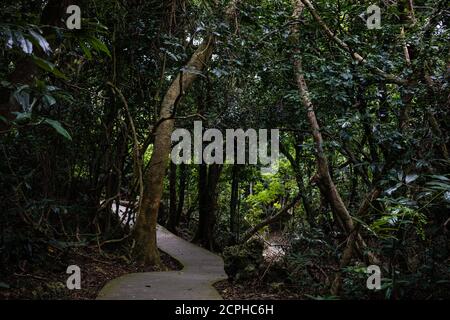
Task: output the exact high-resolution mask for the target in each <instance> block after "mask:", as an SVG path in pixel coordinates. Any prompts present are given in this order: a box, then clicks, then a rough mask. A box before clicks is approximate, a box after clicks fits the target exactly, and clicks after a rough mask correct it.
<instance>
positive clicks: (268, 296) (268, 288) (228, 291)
mask: <svg viewBox="0 0 450 320" xmlns="http://www.w3.org/2000/svg"><path fill="white" fill-rule="evenodd" d="M214 287H215V288H216V290H217V291H219V293H220V295H221V296H222V297H223V298H224V299H225V300H301V299H307V297H306V296H305V295H304V294H303V293H301V291H299V290H298V288H293V289H289V288H286V287H284V286H277V285H269V284H266V283H261V282H259V281H248V282H243V283H239V284H237V283H233V282H230V281H228V280H224V281H220V282H217V283H216V284H215V285H214Z"/></svg>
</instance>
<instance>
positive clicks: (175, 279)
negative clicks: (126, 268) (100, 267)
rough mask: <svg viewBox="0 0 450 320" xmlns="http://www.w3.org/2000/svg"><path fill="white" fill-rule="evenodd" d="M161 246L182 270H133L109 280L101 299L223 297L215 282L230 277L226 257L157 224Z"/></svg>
mask: <svg viewBox="0 0 450 320" xmlns="http://www.w3.org/2000/svg"><path fill="white" fill-rule="evenodd" d="M157 239H158V247H159V248H160V249H161V250H162V251H164V252H165V253H167V254H169V255H171V256H172V257H173V258H175V259H177V260H178V261H179V262H180V263H181V264H182V265H183V266H184V268H183V269H182V270H181V271H163V272H143V273H131V274H127V275H124V276H122V277H119V278H117V279H114V280H112V281H110V282H108V283H107V284H106V285H105V286H104V287H103V289H102V290H101V291H100V293H99V295H98V297H97V299H98V300H221V299H222V297H221V296H220V294H219V293H218V292H217V291H216V289H214V288H213V286H212V285H213V284H214V283H216V282H218V281H221V280H225V279H227V275H226V274H225V272H224V269H223V260H222V258H220V257H219V256H217V255H215V254H213V253H211V252H210V251H208V250H206V249H203V248H200V247H198V246H196V245H194V244H192V243H190V242H188V241H186V240H183V239H181V238H179V237H177V236H175V235H174V234H172V233H171V232H169V231H168V230H167V229H165V228H163V227H161V226H158V228H157Z"/></svg>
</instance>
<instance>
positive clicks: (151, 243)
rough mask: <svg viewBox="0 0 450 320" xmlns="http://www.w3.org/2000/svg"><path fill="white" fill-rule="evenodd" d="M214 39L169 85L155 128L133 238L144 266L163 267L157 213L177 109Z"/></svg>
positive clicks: (200, 49)
mask: <svg viewBox="0 0 450 320" xmlns="http://www.w3.org/2000/svg"><path fill="white" fill-rule="evenodd" d="M212 48H213V38H212V37H209V38H208V39H206V40H205V41H204V42H203V43H202V45H200V46H199V48H198V49H197V50H196V51H195V53H194V54H193V56H192V57H191V60H190V61H189V62H188V63H187V65H186V66H185V68H184V70H183V71H181V72H180V73H179V74H178V75H177V77H176V78H175V80H174V81H173V82H172V84H171V85H170V87H169V89H168V90H167V92H166V95H165V96H164V99H163V101H162V104H161V110H160V119H159V121H158V124H157V126H156V130H154V131H155V142H154V146H153V153H152V156H151V159H150V164H149V169H148V170H147V172H146V174H145V178H144V196H143V199H142V202H141V206H140V208H139V212H138V216H137V221H136V227H135V231H134V239H135V241H136V244H135V247H134V250H133V254H134V256H135V258H136V259H137V260H138V261H140V262H142V263H144V264H145V265H156V264H160V259H159V252H158V248H157V244H156V224H157V219H158V210H159V205H160V201H161V196H162V193H163V182H164V176H165V172H166V168H167V162H168V160H169V155H170V151H171V135H172V132H173V129H174V119H173V116H174V109H175V107H176V104H177V103H178V102H179V99H180V98H181V97H182V96H183V95H184V93H185V92H186V91H187V90H188V89H189V88H190V87H191V86H192V83H193V82H194V80H195V79H196V78H197V77H198V72H201V71H202V70H203V69H204V67H205V64H206V63H207V62H208V60H209V59H210V57H211V54H212Z"/></svg>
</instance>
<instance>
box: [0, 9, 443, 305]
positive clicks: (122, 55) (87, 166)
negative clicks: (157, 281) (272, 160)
mask: <svg viewBox="0 0 450 320" xmlns="http://www.w3.org/2000/svg"><path fill="white" fill-rule="evenodd" d="M307 2H308V3H311V2H309V1H307ZM75 3H76V4H78V5H79V6H80V7H81V10H82V28H81V29H80V30H69V29H67V27H66V25H65V19H67V16H68V14H66V11H65V9H66V8H67V6H68V5H69V4H75ZM302 3H305V2H304V1H289V0H270V1H268V0H260V1H257V0H248V1H247V0H246V1H236V0H234V1H225V0H224V1H222V0H216V1H213V0H201V1H200V0H191V1H189V0H164V1H153V0H151V1H143V0H142V1H141V0H121V1H119V0H115V1H106V0H105V1H103V0H101V1H99V0H97V1H91V0H80V1H68V0H64V1H52V0H48V1H44V0H42V1H29V0H18V1H14V2H12V1H11V2H10V1H6V2H2V3H1V4H0V9H1V10H0V80H1V82H0V212H1V213H0V284H1V283H2V277H4V278H6V277H7V276H8V275H10V274H12V273H14V272H15V271H16V270H17V268H22V269H23V268H29V271H30V272H31V271H32V270H33V268H39V267H41V266H45V263H46V259H48V256H47V253H48V252H47V250H48V246H57V247H58V248H67V247H71V246H79V245H90V244H96V245H98V246H99V250H100V244H101V243H103V242H107V241H108V240H112V241H118V242H119V241H120V242H121V243H122V244H123V246H124V247H125V248H127V250H128V249H129V252H130V254H129V256H128V257H129V258H130V259H132V257H133V255H132V254H131V251H132V247H133V241H131V238H132V237H131V235H132V232H133V228H132V222H133V220H134V211H136V210H133V209H134V208H137V207H139V205H140V202H139V200H138V199H139V196H142V192H143V189H142V184H143V183H145V181H142V179H143V177H144V178H145V175H144V174H143V173H145V171H146V170H149V165H148V164H149V162H150V158H151V157H152V155H154V153H156V152H158V150H155V148H154V147H153V145H154V140H155V132H156V129H157V127H158V126H159V125H160V124H161V119H160V106H161V103H162V101H163V99H164V97H165V92H166V91H167V90H168V89H169V87H170V85H171V84H172V82H173V81H174V79H175V77H176V75H177V74H178V73H179V72H180V70H183V68H184V66H185V65H186V64H187V63H188V61H189V59H190V58H191V56H192V55H193V54H194V52H195V51H196V50H197V49H198V47H199V46H200V45H201V43H202V42H203V41H204V40H205V39H207V38H208V37H211V38H214V46H213V49H212V50H213V51H212V56H211V59H210V61H205V64H206V68H205V69H204V70H203V71H201V72H198V73H199V74H198V78H197V79H196V81H195V82H194V83H193V84H192V88H190V89H189V90H187V91H186V92H184V96H183V97H182V99H181V95H180V97H179V99H177V100H176V102H175V103H174V110H173V114H172V116H173V118H174V119H175V126H176V127H177V128H185V129H188V130H191V131H192V130H193V126H194V121H198V120H201V121H202V122H203V127H204V128H218V129H220V130H225V129H227V128H244V129H247V128H254V129H263V128H267V129H275V128H277V129H280V137H281V141H280V150H281V153H282V156H281V159H280V161H279V163H278V166H279V170H278V172H277V173H275V174H261V171H260V167H259V166H257V165H232V164H225V165H223V166H222V165H218V166H217V167H215V166H216V165H211V166H206V165H194V164H192V165H174V164H171V165H170V168H169V170H168V171H167V175H166V179H165V181H164V189H163V190H164V193H163V196H162V201H161V205H160V207H159V223H161V224H165V225H167V227H168V228H170V229H171V230H172V231H174V232H178V233H179V234H181V235H183V236H184V237H188V238H189V239H193V240H194V241H195V242H197V243H200V244H202V245H204V246H205V247H207V248H208V249H211V250H215V251H218V252H222V251H224V252H225V256H226V257H229V259H228V258H227V261H226V262H228V261H231V262H230V265H229V269H230V270H233V272H232V273H233V275H234V276H235V275H236V274H241V275H242V276H241V277H240V279H239V277H237V278H238V280H237V281H244V280H243V279H245V281H249V279H250V280H252V279H253V280H255V279H256V280H258V281H266V282H270V283H272V282H277V283H283V285H286V286H289V287H293V288H295V290H298V291H299V292H301V293H303V294H305V297H317V296H321V297H331V294H330V286H332V283H333V279H334V277H335V274H336V273H340V271H342V277H343V280H342V290H340V292H339V295H341V296H342V297H352V298H388V299H389V298H395V299H399V298H411V297H413V298H414V297H415V298H449V295H450V260H449V259H450V255H449V250H450V247H449V244H450V241H449V235H448V229H449V226H450V222H449V221H450V220H449V219H450V215H449V212H450V158H449V152H448V149H449V147H450V141H449V136H448V134H449V129H450V127H449V126H450V122H449V121H448V120H449V119H450V108H449V102H450V100H449V99H450V87H449V80H450V69H449V68H450V65H449V61H450V60H449V50H450V48H449V41H448V40H449V22H450V20H449V11H448V7H447V6H446V4H447V3H446V1H442V0H415V1H404V0H398V1H381V2H380V3H378V5H379V6H380V8H381V13H382V20H381V28H380V29H368V28H367V26H366V18H367V15H366V16H364V15H361V14H362V13H364V12H366V9H367V7H368V6H369V5H371V4H372V3H371V1H348V0H342V1H332V2H330V1H322V0H317V1H314V2H313V5H314V9H315V11H312V10H311V8H309V7H305V8H304V10H303V14H302V16H301V17H295V15H293V12H294V9H295V7H296V5H297V6H298V5H299V4H300V5H301V4H302ZM410 4H413V7H411V6H410ZM314 13H315V14H316V15H317V16H318V17H319V19H317V17H316V16H314ZM320 21H322V23H323V24H322V23H320ZM296 28H297V29H296ZM327 28H328V30H329V31H331V33H332V34H331V35H330V34H329V33H328V32H327ZM336 39H338V41H336ZM339 41H341V42H343V43H345V45H346V46H347V49H346V48H345V47H344V46H343V45H342V43H339ZM355 52H357V53H358V55H360V56H362V57H363V60H364V61H363V62H361V61H358V60H357V59H354V58H353V55H354V53H355ZM300 59H301V61H302V68H303V69H302V72H303V74H302V75H303V76H304V78H305V80H306V83H307V86H308V90H309V92H308V93H309V98H310V100H311V102H312V104H313V105H314V110H315V116H317V120H318V123H319V125H320V132H321V134H322V136H323V145H321V147H323V149H324V155H323V156H324V158H326V160H327V162H328V168H327V169H328V172H329V175H330V176H331V179H332V181H333V182H334V184H335V185H336V188H337V190H338V192H339V195H340V197H341V198H342V202H343V204H344V205H345V207H346V209H347V210H348V212H349V213H350V215H351V217H352V219H353V220H354V223H355V229H354V230H353V231H352V232H353V233H356V234H358V235H360V236H361V237H362V239H364V240H361V241H365V244H366V245H367V246H366V247H363V246H362V245H361V243H362V242H358V244H357V245H355V248H354V249H355V250H354V252H353V255H352V259H351V262H350V263H347V264H345V265H343V264H342V259H343V258H342V257H343V252H344V248H345V247H346V243H349V242H350V240H349V238H351V234H352V232H350V233H349V232H346V229H345V226H344V224H343V221H342V219H341V217H340V216H339V214H338V212H337V211H336V210H335V207H334V206H333V202H332V200H330V198H329V197H328V196H327V195H328V193H327V189H326V188H327V186H326V185H323V184H322V182H321V179H320V177H319V178H318V174H317V172H318V170H319V169H318V164H317V157H318V156H320V154H319V155H318V153H319V151H318V145H317V141H315V140H314V137H313V135H312V133H314V130H311V127H310V122H309V121H308V116H309V115H310V113H309V112H308V111H307V110H306V108H305V100H304V99H302V97H303V94H302V92H301V90H300V91H299V87H298V82H297V81H296V76H298V75H299V74H298V73H299V70H298V69H296V68H295V66H296V64H295V61H299V60H300ZM181 74H183V73H181ZM386 75H394V76H395V79H393V78H392V77H389V76H386ZM167 156H168V155H167ZM319 171H320V170H319ZM324 188H325V189H324ZM145 190H147V189H145ZM328 191H329V190H328ZM298 195H299V196H298ZM371 195H376V197H375V199H370V200H369V203H368V205H367V206H365V208H364V209H365V210H362V211H361V210H360V208H361V207H364V203H365V202H366V200H367V199H368V198H370V196H371ZM292 201H293V202H294V203H293V205H292V206H291V207H289V208H288V210H285V212H281V213H282V214H281V215H280V219H276V221H273V223H268V224H267V225H261V228H258V230H255V232H251V234H250V233H249V232H250V231H251V230H252V227H255V226H256V225H258V224H260V223H262V222H263V221H264V220H266V219H267V218H270V217H273V216H275V215H277V213H279V212H280V211H283V208H286V207H287V206H289V204H290V203H291V202H292ZM124 203H126V204H127V206H128V207H129V208H130V209H129V210H128V211H129V212H128V213H129V214H125V215H118V214H117V212H118V210H117V208H118V205H119V204H124ZM137 211H138V210H137ZM360 211H361V212H360ZM358 212H359V213H362V214H361V215H358ZM205 230H206V231H205ZM347 231H348V230H347ZM247 235H248V236H249V237H248V238H250V236H251V238H252V239H251V241H254V240H255V238H260V239H263V241H264V242H265V243H266V244H265V247H270V244H271V243H272V244H273V241H272V240H273V238H274V236H276V237H277V238H278V237H280V238H282V239H283V244H282V245H281V246H282V247H283V250H281V251H280V252H281V253H282V254H281V255H280V257H277V259H275V260H277V262H276V263H275V262H269V265H267V263H268V262H267V260H268V259H260V257H258V256H255V255H259V254H262V253H255V252H259V251H258V250H250V251H251V254H248V252H246V248H245V246H248V245H249V244H248V243H247V244H245V245H243V246H236V245H238V244H240V243H242V242H243V241H244V240H246V238H247V237H246V236H247ZM268 244H269V245H268ZM369 251H370V252H371V253H373V254H374V255H376V256H377V257H378V259H379V262H380V266H381V269H382V275H383V281H382V284H383V286H382V290H381V291H377V292H371V291H368V290H367V289H366V278H367V275H366V266H367V265H368V264H370V261H369V260H368V256H367V255H366V253H367V252H369ZM233 252H235V253H236V254H235V255H233V254H232V253H233ZM277 252H278V251H277ZM247 255H249V256H247ZM242 257H244V258H245V259H247V260H245V259H244V258H242ZM241 258H242V259H244V260H242V259H241ZM246 261H252V263H247V262H246ZM254 261H257V263H256V262H254ZM47 262H48V261H47ZM25 264H26V265H27V267H25ZM257 264H261V265H257ZM249 265H250V266H251V267H249ZM241 266H242V268H243V269H244V270H245V269H247V271H248V269H249V268H250V269H251V273H250V275H245V276H244V273H243V272H244V271H242V270H241V271H239V270H238V269H239V268H240V267H241ZM270 268H272V270H273V271H274V272H275V271H276V272H275V273H272V276H270V274H271V273H270V272H268V271H267V270H270ZM273 274H275V275H273ZM276 274H278V279H275V278H277V276H276ZM234 278H236V277H234ZM335 293H336V292H333V294H335Z"/></svg>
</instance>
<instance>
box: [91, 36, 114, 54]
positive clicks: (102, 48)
mask: <svg viewBox="0 0 450 320" xmlns="http://www.w3.org/2000/svg"><path fill="white" fill-rule="evenodd" d="M88 42H89V44H90V45H91V46H92V48H94V50H96V51H97V52H104V53H106V54H107V55H108V57H110V58H111V52H109V49H108V47H107V46H106V45H105V44H104V43H103V42H101V41H100V40H99V39H97V38H94V37H90V38H88Z"/></svg>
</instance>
